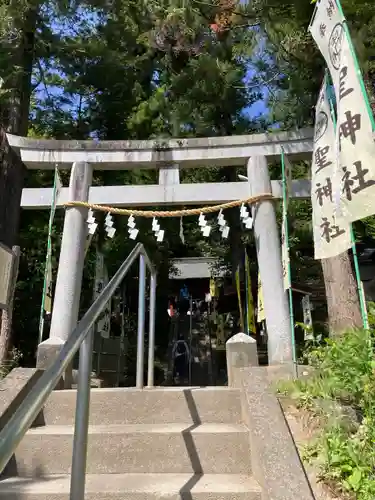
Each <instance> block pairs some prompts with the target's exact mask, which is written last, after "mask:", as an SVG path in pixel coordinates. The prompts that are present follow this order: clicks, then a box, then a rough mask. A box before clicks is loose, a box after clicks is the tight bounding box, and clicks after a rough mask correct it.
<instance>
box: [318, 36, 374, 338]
mask: <svg viewBox="0 0 375 500" xmlns="http://www.w3.org/2000/svg"><path fill="white" fill-rule="evenodd" d="M348 36H349V35H348ZM349 40H350V37H349ZM328 75H329V73H328V70H326V82H327V86H328V81H329V80H328ZM327 96H328V101H329V107H330V109H331V116H332V121H333V125H334V127H336V115H335V109H334V105H333V101H332V94H331V92H330V89H329V88H327ZM350 238H351V241H352V252H353V260H354V271H355V278H356V281H357V290H358V297H359V306H360V308H361V316H362V322H363V328H365V329H366V330H368V328H369V323H368V316H367V309H366V297H365V293H364V290H363V285H362V280H361V274H360V271H359V262H358V254H357V246H356V240H355V234H354V231H353V224H350Z"/></svg>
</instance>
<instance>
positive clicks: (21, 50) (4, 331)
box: [0, 2, 38, 365]
mask: <svg viewBox="0 0 375 500" xmlns="http://www.w3.org/2000/svg"><path fill="white" fill-rule="evenodd" d="M37 11H38V2H35V4H34V5H31V6H30V8H29V10H28V12H26V13H25V15H24V16H23V18H22V19H21V20H17V19H15V22H14V25H15V27H16V28H18V29H19V32H20V43H19V46H18V47H17V48H16V49H15V51H14V57H13V58H12V60H11V61H10V64H11V67H12V68H17V69H16V70H15V74H14V78H10V81H9V84H10V85H9V84H8V85H7V86H8V88H10V91H11V92H10V98H9V102H8V103H7V109H6V110H5V115H4V120H5V126H6V130H7V131H8V132H10V133H12V134H16V135H21V136H26V135H27V131H28V121H29V108H30V97H31V77H32V68H33V62H34V45H35V31H36V20H37ZM24 178H25V168H24V165H23V163H22V162H21V160H20V159H19V158H18V157H17V155H16V154H15V153H14V152H13V151H12V150H11V149H10V147H9V144H8V141H7V138H6V133H5V130H4V129H3V128H1V129H0V242H2V243H4V244H5V245H7V246H8V247H10V248H12V246H14V245H16V243H17V239H18V227H19V218H20V212H21V207H20V204H21V195H22V188H23V183H24ZM12 302H13V301H12ZM0 325H1V326H0V332H1V333H0V346H2V348H1V350H0V365H2V364H3V363H4V362H5V361H6V360H7V357H8V346H9V345H10V344H11V336H12V335H11V332H12V312H5V311H3V313H2V314H1V311H0Z"/></svg>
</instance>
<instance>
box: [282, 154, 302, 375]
mask: <svg viewBox="0 0 375 500" xmlns="http://www.w3.org/2000/svg"><path fill="white" fill-rule="evenodd" d="M281 171H282V178H283V182H282V184H283V225H284V236H285V242H284V245H285V248H286V254H287V273H288V296H289V316H290V329H291V332H292V355H293V370H294V376H295V377H296V378H297V376H298V371H297V352H296V351H297V350H296V336H295V328H294V312H293V290H292V272H291V267H290V258H289V228H288V216H287V212H288V207H287V204H288V199H287V198H288V196H287V179H286V175H285V153H284V149H283V148H282V149H281ZM290 174H291V173H290Z"/></svg>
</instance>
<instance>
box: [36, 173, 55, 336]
mask: <svg viewBox="0 0 375 500" xmlns="http://www.w3.org/2000/svg"><path fill="white" fill-rule="evenodd" d="M58 175H59V174H58V170H57V168H56V169H55V175H54V179H53V192H52V203H51V210H50V215H49V222H48V237H47V255H46V265H45V269H44V281H43V293H42V304H41V307H40V317H39V338H38V345H39V344H40V343H41V342H42V341H43V330H44V307H45V302H46V295H47V281H48V277H51V276H50V272H49V267H50V266H52V262H51V258H52V239H51V236H52V226H53V219H54V217H55V211H56V202H57V185H58ZM49 286H51V283H49Z"/></svg>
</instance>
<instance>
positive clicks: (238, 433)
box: [0, 387, 264, 500]
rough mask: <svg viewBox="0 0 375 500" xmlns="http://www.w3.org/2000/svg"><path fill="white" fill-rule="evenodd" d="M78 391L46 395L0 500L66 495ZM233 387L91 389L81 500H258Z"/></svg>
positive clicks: (0, 484) (59, 499)
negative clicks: (46, 399)
mask: <svg viewBox="0 0 375 500" xmlns="http://www.w3.org/2000/svg"><path fill="white" fill-rule="evenodd" d="M75 397H76V392H75V391H74V390H70V391H54V392H53V393H52V395H51V397H50V398H49V401H48V403H47V405H46V407H45V409H44V411H43V415H42V416H41V422H38V424H42V425H39V426H38V427H34V428H32V429H30V431H29V432H28V433H27V434H26V436H25V438H24V439H23V440H22V442H21V444H20V445H19V447H18V449H17V450H16V453H15V456H14V459H13V460H12V461H11V462H10V463H9V465H8V467H7V469H6V471H5V476H6V477H4V478H3V479H2V480H1V481H0V499H1V500H69V487H70V476H69V473H70V468H71V459H72V441H73V431H74V410H75ZM262 498H264V497H262V491H261V488H260V486H259V484H258V483H257V481H256V480H255V479H254V478H253V477H252V464H251V459H250V440H249V432H248V429H247V427H246V426H245V425H244V424H243V422H242V418H241V401H240V391H239V390H236V389H228V388H225V387H213V388H183V387H181V388H180V387H176V388H163V389H150V390H148V389H144V390H136V389H93V390H92V393H91V410H90V428H89V449H88V457H87V481H86V496H85V500H149V499H150V500H152V499H153V500H167V499H168V500H173V499H176V500H177V499H184V500H245V499H246V500H262Z"/></svg>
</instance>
